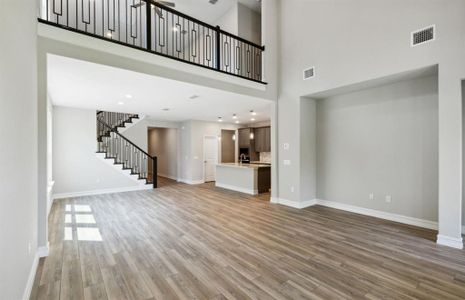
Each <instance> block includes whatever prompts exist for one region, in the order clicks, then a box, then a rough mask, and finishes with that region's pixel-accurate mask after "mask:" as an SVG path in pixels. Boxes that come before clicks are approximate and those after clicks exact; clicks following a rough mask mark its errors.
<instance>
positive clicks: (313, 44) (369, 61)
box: [274, 0, 465, 245]
mask: <svg viewBox="0 0 465 300" xmlns="http://www.w3.org/2000/svg"><path fill="white" fill-rule="evenodd" d="M279 3H280V6H279V17H278V19H279V30H278V32H279V34H280V48H279V54H280V56H279V74H280V77H279V78H280V81H279V94H278V107H279V109H278V121H277V124H278V128H277V130H278V132H279V135H278V141H277V142H278V149H279V151H278V157H279V163H278V176H279V181H278V186H279V195H277V197H279V198H283V199H288V200H291V201H293V202H299V201H304V200H308V199H310V198H311V197H312V191H313V190H314V189H310V188H308V189H307V188H303V187H302V184H303V182H302V181H301V180H300V178H301V177H302V176H308V177H309V178H310V177H311V176H312V175H311V174H307V172H308V173H312V172H315V167H314V165H311V161H310V160H304V161H301V158H303V157H305V156H304V154H303V153H302V152H305V151H308V150H309V149H308V146H309V144H308V143H302V142H303V141H302V139H301V138H300V135H301V132H302V131H307V130H312V129H311V127H309V126H310V125H311V124H309V123H307V122H304V121H302V120H301V117H302V115H301V114H300V110H301V107H300V106H301V98H302V97H311V96H312V95H314V94H316V93H320V92H322V91H327V90H332V89H335V88H339V87H344V86H348V85H353V84H358V83H363V82H366V81H369V80H372V79H375V78H382V77H385V76H391V75H394V74H399V73H402V72H406V71H410V70H416V69H420V68H424V67H427V66H432V65H436V64H437V65H438V66H439V75H438V78H439V79H438V81H439V83H438V102H439V104H438V107H439V109H438V115H439V117H438V123H439V131H438V132H439V136H440V138H439V152H438V153H439V154H438V155H439V165H438V174H439V176H438V181H439V195H438V199H437V201H439V203H440V205H439V210H438V215H439V233H440V234H441V236H443V237H450V240H451V241H452V242H453V243H456V244H457V245H458V244H460V242H459V240H460V239H461V234H460V231H461V228H460V225H461V213H460V212H461V211H462V208H461V203H462V97H461V87H460V80H461V79H462V78H464V77H465V60H464V59H463V53H464V52H465V19H464V18H463V16H464V15H465V1H459V0H438V1H421V0H392V1H371V0H358V1H346V0H330V1H319V0H308V1H302V0H286V1H280V2H279ZM335 7H337V9H335ZM419 7H421V9H418V8H419ZM400 8H401V9H400ZM309 12H311V17H309ZM354 20H356V21H354ZM393 20H395V22H393ZM373 24H376V25H375V26H374V25H373ZM431 24H435V25H436V32H437V36H436V40H435V41H433V42H430V43H427V44H425V45H421V46H417V47H411V46H410V33H411V32H412V31H414V30H417V29H420V28H424V27H425V26H428V25H431ZM289 33H292V34H289ZM380 33H382V34H380ZM302 37H305V38H302ZM310 66H315V67H316V77H315V78H313V79H309V80H303V78H302V71H303V70H304V69H305V68H308V67H310ZM284 143H289V149H288V150H285V149H284V147H283V145H284ZM312 151H313V150H312ZM285 160H287V161H290V162H291V163H290V164H289V165H285V164H284V161H285ZM274 197H275V195H274Z"/></svg>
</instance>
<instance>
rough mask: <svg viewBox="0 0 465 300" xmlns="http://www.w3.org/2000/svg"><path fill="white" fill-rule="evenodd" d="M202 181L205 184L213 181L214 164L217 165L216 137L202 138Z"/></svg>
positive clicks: (214, 177)
mask: <svg viewBox="0 0 465 300" xmlns="http://www.w3.org/2000/svg"><path fill="white" fill-rule="evenodd" d="M203 163H204V168H203V172H204V175H203V179H204V181H205V182H210V181H215V179H216V164H217V163H218V137H216V136H204V138H203Z"/></svg>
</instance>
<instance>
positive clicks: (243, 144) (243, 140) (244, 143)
mask: <svg viewBox="0 0 465 300" xmlns="http://www.w3.org/2000/svg"><path fill="white" fill-rule="evenodd" d="M238 132H239V148H249V147H250V128H241V129H239V130H238Z"/></svg>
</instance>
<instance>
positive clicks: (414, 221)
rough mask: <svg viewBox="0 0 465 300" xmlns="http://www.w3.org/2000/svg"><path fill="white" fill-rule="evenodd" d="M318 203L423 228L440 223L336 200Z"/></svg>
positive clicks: (435, 227)
mask: <svg viewBox="0 0 465 300" xmlns="http://www.w3.org/2000/svg"><path fill="white" fill-rule="evenodd" d="M317 203H318V205H322V206H326V207H331V208H336V209H340V210H345V211H349V212H353V213H356V214H361V215H366V216H371V217H375V218H380V219H385V220H389V221H394V222H399V223H403V224H408V225H413V226H418V227H423V228H428V229H436V230H437V229H438V223H437V222H434V221H429V220H424V219H418V218H413V217H408V216H403V215H399V214H393V213H388V212H384V211H379V210H374V209H370V208H363V207H359V206H353V205H349V204H345V203H340V202H334V201H327V200H321V199H318V200H317Z"/></svg>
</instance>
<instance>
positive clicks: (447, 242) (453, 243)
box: [436, 234, 463, 249]
mask: <svg viewBox="0 0 465 300" xmlns="http://www.w3.org/2000/svg"><path fill="white" fill-rule="evenodd" d="M436 243H438V244H439V245H444V246H448V247H452V248H456V249H463V240H462V238H454V237H450V236H445V235H441V234H438V237H437V240H436Z"/></svg>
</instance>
